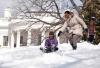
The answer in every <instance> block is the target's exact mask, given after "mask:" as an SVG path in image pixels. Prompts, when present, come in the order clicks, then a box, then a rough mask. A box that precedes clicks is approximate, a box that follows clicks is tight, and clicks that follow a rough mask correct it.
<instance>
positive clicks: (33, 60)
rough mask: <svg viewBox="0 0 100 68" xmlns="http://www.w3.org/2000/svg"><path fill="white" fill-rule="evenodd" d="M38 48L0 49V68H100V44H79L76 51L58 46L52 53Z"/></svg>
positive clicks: (65, 46)
mask: <svg viewBox="0 0 100 68" xmlns="http://www.w3.org/2000/svg"><path fill="white" fill-rule="evenodd" d="M39 47H40V46H30V47H21V48H14V49H11V48H0V68H100V44H99V45H98V46H97V45H92V44H90V43H87V42H83V43H79V44H78V49H77V50H72V48H71V46H70V44H60V45H59V51H57V52H53V53H42V52H41V51H40V50H39Z"/></svg>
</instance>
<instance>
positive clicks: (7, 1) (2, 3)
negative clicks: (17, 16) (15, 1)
mask: <svg viewBox="0 0 100 68" xmlns="http://www.w3.org/2000/svg"><path fill="white" fill-rule="evenodd" d="M11 1H12V0H0V17H1V16H3V12H4V9H5V8H7V7H11V4H12V3H11Z"/></svg>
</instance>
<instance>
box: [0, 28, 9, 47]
mask: <svg viewBox="0 0 100 68" xmlns="http://www.w3.org/2000/svg"><path fill="white" fill-rule="evenodd" d="M3 36H8V30H7V29H0V46H3Z"/></svg>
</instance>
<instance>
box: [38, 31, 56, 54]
mask: <svg viewBox="0 0 100 68" xmlns="http://www.w3.org/2000/svg"><path fill="white" fill-rule="evenodd" d="M57 46H58V41H57V39H56V37H55V35H54V32H53V31H50V32H49V37H48V38H47V39H46V40H45V48H44V49H43V48H40V50H42V51H43V52H45V53H50V52H55V51H57V50H58V47H57Z"/></svg>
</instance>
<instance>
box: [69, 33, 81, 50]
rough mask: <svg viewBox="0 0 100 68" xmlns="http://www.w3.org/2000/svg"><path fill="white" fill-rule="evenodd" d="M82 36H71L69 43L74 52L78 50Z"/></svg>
mask: <svg viewBox="0 0 100 68" xmlns="http://www.w3.org/2000/svg"><path fill="white" fill-rule="evenodd" d="M81 38H82V37H81V36H80V35H76V34H71V35H70V36H69V42H70V44H71V46H72V48H73V50H76V49H77V43H78V42H79V41H80V40H81Z"/></svg>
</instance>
